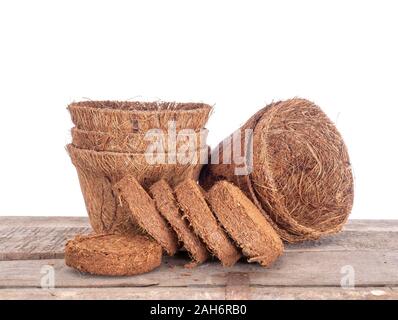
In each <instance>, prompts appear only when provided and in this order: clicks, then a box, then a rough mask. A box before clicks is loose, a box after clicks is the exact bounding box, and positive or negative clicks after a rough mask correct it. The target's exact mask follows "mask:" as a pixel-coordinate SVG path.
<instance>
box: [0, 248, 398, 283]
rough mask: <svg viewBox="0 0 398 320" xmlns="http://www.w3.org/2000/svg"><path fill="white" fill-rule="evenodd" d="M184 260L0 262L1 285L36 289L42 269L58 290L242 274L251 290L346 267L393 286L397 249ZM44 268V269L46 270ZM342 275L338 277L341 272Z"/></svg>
mask: <svg viewBox="0 0 398 320" xmlns="http://www.w3.org/2000/svg"><path fill="white" fill-rule="evenodd" d="M185 263H186V259H183V258H181V257H177V258H165V259H164V263H163V264H162V266H161V267H160V268H158V269H157V270H155V271H153V272H150V273H147V274H143V275H137V276H134V277H98V276H91V275H83V274H81V273H79V272H76V271H74V270H72V269H70V268H68V267H67V266H65V264H64V261H63V260H62V259H55V260H21V261H1V262H0V287H1V288H13V287H40V286H41V279H43V278H42V277H43V274H42V273H41V272H43V269H42V268H43V266H46V265H51V266H53V267H54V271H55V286H56V287H57V288H60V287H148V286H157V287H173V286H175V287H187V286H193V287H195V286H202V287H203V286H208V287H212V286H226V285H227V283H228V279H229V277H230V274H231V273H240V274H242V276H247V277H248V279H249V280H250V281H249V283H250V285H251V286H335V287H336V286H340V283H341V281H342V278H343V277H344V276H345V275H347V274H346V273H344V269H342V268H343V267H345V266H350V268H352V270H353V271H354V280H355V286H357V287H369V286H398V272H397V270H398V251H397V250H395V251H390V250H378V251H356V252H355V251H348V252H345V251H334V252H318V251H314V252H311V251H309V252H287V253H286V254H285V255H284V256H282V257H281V258H280V259H279V260H278V261H277V262H276V263H275V264H274V265H273V266H272V267H271V268H269V269H265V268H262V267H260V266H259V265H257V264H247V263H238V264H237V265H236V266H234V267H232V268H223V267H222V266H221V265H220V264H219V263H216V262H209V263H205V264H204V265H201V266H199V267H197V268H195V269H192V270H190V269H184V268H183V265H184V264H185ZM45 270H46V269H45ZM342 272H343V273H342Z"/></svg>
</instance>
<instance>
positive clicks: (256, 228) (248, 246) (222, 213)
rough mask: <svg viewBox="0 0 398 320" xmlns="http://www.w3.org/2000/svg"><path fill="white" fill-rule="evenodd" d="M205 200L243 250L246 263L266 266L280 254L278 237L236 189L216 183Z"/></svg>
mask: <svg viewBox="0 0 398 320" xmlns="http://www.w3.org/2000/svg"><path fill="white" fill-rule="evenodd" d="M207 199H208V202H209V204H210V207H211V208H212V210H213V212H214V214H215V215H216V217H217V219H218V221H220V223H221V224H222V225H223V227H224V229H225V230H226V231H227V232H228V234H229V235H230V237H231V238H232V239H234V240H235V242H236V243H237V244H238V245H239V247H241V248H242V252H243V254H244V255H245V256H247V257H248V258H249V262H255V261H256V262H259V263H260V264H261V265H262V266H268V265H270V264H271V263H273V262H274V261H275V260H276V259H277V258H278V257H279V256H280V255H281V254H282V253H283V243H282V240H281V238H280V237H279V235H278V234H277V233H276V232H275V230H274V229H273V228H272V226H271V225H270V224H269V223H268V222H267V220H266V219H265V217H264V216H263V215H262V213H261V212H260V211H259V210H258V209H257V207H256V205H255V204H254V203H253V202H251V201H250V199H249V198H248V197H246V195H245V194H244V193H243V192H242V191H241V190H240V189H239V188H238V187H236V186H235V185H233V184H232V183H230V182H227V181H219V182H217V183H216V184H215V185H214V186H213V187H212V188H211V190H210V191H209V193H208V194H207Z"/></svg>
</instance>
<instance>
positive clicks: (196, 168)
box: [65, 98, 353, 275]
mask: <svg viewBox="0 0 398 320" xmlns="http://www.w3.org/2000/svg"><path fill="white" fill-rule="evenodd" d="M211 110H212V108H211V107H210V106H209V105H206V104H202V103H169V102H149V103H143V102H115V101H96V102H93V101H87V102H77V103H72V104H71V105H69V111H70V113H71V115H72V121H73V122H74V124H75V125H76V127H75V128H73V129H72V137H73V142H72V144H70V145H68V146H67V149H68V152H69V154H70V156H71V159H72V162H73V164H74V165H75V167H76V169H77V172H78V176H79V180H80V185H81V189H82V192H83V195H84V199H85V202H86V207H87V211H88V214H89V217H90V222H91V225H92V227H93V230H94V232H95V233H94V234H91V235H83V236H77V237H76V238H75V239H73V240H71V241H69V242H68V243H67V245H66V248H65V261H66V264H67V265H68V266H71V267H73V268H75V269H78V270H80V271H84V272H89V273H94V274H101V275H134V274H139V273H143V272H148V271H151V270H153V269H154V268H156V267H158V266H159V265H160V264H161V261H162V255H163V253H167V254H168V255H169V256H172V255H174V254H175V253H176V252H177V251H178V250H179V249H180V248H182V247H184V248H185V249H186V251H187V253H188V254H189V257H190V258H191V262H190V263H188V264H187V265H186V266H187V267H194V266H197V265H199V264H201V263H203V262H205V261H206V260H208V259H209V258H210V256H214V257H216V258H217V259H218V260H219V261H220V262H221V263H222V265H223V266H227V267H229V266H232V265H234V264H235V263H236V262H237V261H238V260H240V258H241V257H243V256H244V257H245V258H246V259H247V260H248V261H249V262H258V263H259V264H260V265H262V266H264V267H267V266H269V265H270V264H272V263H273V262H274V261H276V260H277V259H278V257H280V256H281V255H282V253H283V251H284V245H283V242H282V241H285V242H290V243H294V242H301V241H306V240H316V239H318V238H319V237H321V236H323V235H328V234H332V233H336V232H338V231H340V230H341V229H342V227H343V225H344V224H345V222H346V221H347V218H348V215H349V214H350V212H351V208H352V203H353V176H352V170H351V165H350V161H349V157H348V152H347V149H346V146H345V144H344V141H343V139H342V137H341V135H340V134H339V132H338V131H337V129H336V127H335V126H334V124H333V123H332V122H331V121H330V120H329V118H328V117H327V116H326V114H325V113H323V112H322V110H321V109H320V108H319V107H318V106H316V105H315V104H314V103H312V102H310V101H308V100H305V99H299V98H294V99H290V100H286V101H280V102H276V103H272V104H270V105H268V106H266V107H265V108H263V109H261V110H259V111H258V112H257V113H256V114H255V115H253V116H252V117H251V118H250V119H249V120H248V121H247V122H246V123H245V124H244V125H243V126H242V127H241V128H240V129H239V130H237V131H235V132H234V133H233V134H232V135H231V136H230V137H228V138H227V139H225V140H223V141H222V142H221V143H220V144H219V146H218V147H217V148H215V149H214V150H213V152H212V154H211V156H210V157H209V154H208V147H207V146H206V137H207V130H205V129H204V126H205V123H206V121H207V119H208V117H209V114H210V112H211ZM236 156H237V157H236ZM231 157H232V158H233V159H234V160H233V161H230V160H232V159H231ZM236 159H240V160H243V161H235V160H236ZM208 160H211V161H210V163H208V164H207V165H206V167H205V168H204V169H203V170H202V165H203V164H204V163H207V162H208ZM199 175H200V179H199ZM198 179H199V180H200V183H199V184H198Z"/></svg>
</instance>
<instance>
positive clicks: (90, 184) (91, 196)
mask: <svg viewBox="0 0 398 320" xmlns="http://www.w3.org/2000/svg"><path fill="white" fill-rule="evenodd" d="M67 149H68V152H69V155H70V157H71V160H72V163H73V164H74V165H75V167H76V170H77V173H78V177H79V182H80V186H81V190H82V193H83V197H84V200H85V204H86V208H87V211H88V215H89V218H90V222H91V225H92V227H93V229H94V231H96V232H97V233H109V232H117V233H126V232H127V233H131V232H134V231H135V222H134V221H131V220H132V219H131V215H130V213H129V211H128V207H127V205H123V203H121V202H120V200H119V199H118V197H117V196H116V195H115V193H114V191H113V190H112V186H113V185H114V184H115V183H116V182H118V181H119V180H120V179H122V178H123V177H124V176H126V175H133V176H134V177H135V179H137V181H138V182H139V183H140V184H141V185H142V186H143V187H144V188H148V187H149V186H150V185H152V184H153V183H154V182H156V181H158V180H160V179H165V180H166V181H167V182H168V183H170V185H172V186H175V185H176V184H178V183H179V182H180V181H183V180H184V179H186V178H192V179H197V178H198V176H199V172H200V170H201V167H202V165H201V164H200V163H199V160H198V159H199V156H200V153H203V155H202V156H205V155H206V154H207V152H208V150H207V148H206V149H202V150H201V151H196V154H197V156H196V158H197V160H198V161H197V162H196V163H191V164H178V163H177V164H149V163H148V162H147V159H146V158H145V155H144V154H129V153H110V152H96V151H92V150H84V149H78V148H76V147H74V146H72V145H68V146H67ZM165 157H166V155H165Z"/></svg>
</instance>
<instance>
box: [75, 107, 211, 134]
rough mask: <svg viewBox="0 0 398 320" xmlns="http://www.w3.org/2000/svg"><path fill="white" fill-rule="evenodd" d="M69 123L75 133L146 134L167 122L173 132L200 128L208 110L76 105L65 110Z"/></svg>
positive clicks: (207, 116) (204, 121)
mask: <svg viewBox="0 0 398 320" xmlns="http://www.w3.org/2000/svg"><path fill="white" fill-rule="evenodd" d="M68 109H69V112H70V114H71V117H72V122H73V123H74V124H75V125H76V127H78V128H79V129H83V130H89V131H102V132H110V131H112V132H114V131H122V132H146V131H147V130H149V129H154V128H156V129H163V130H167V129H168V125H169V121H175V123H176V129H187V128H189V129H194V130H199V129H201V128H203V127H204V126H205V124H206V122H207V120H208V118H209V116H210V113H211V111H212V107H211V106H209V105H207V104H204V103H179V102H163V101H156V102H140V101H80V102H74V103H71V104H70V105H69V106H68Z"/></svg>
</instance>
